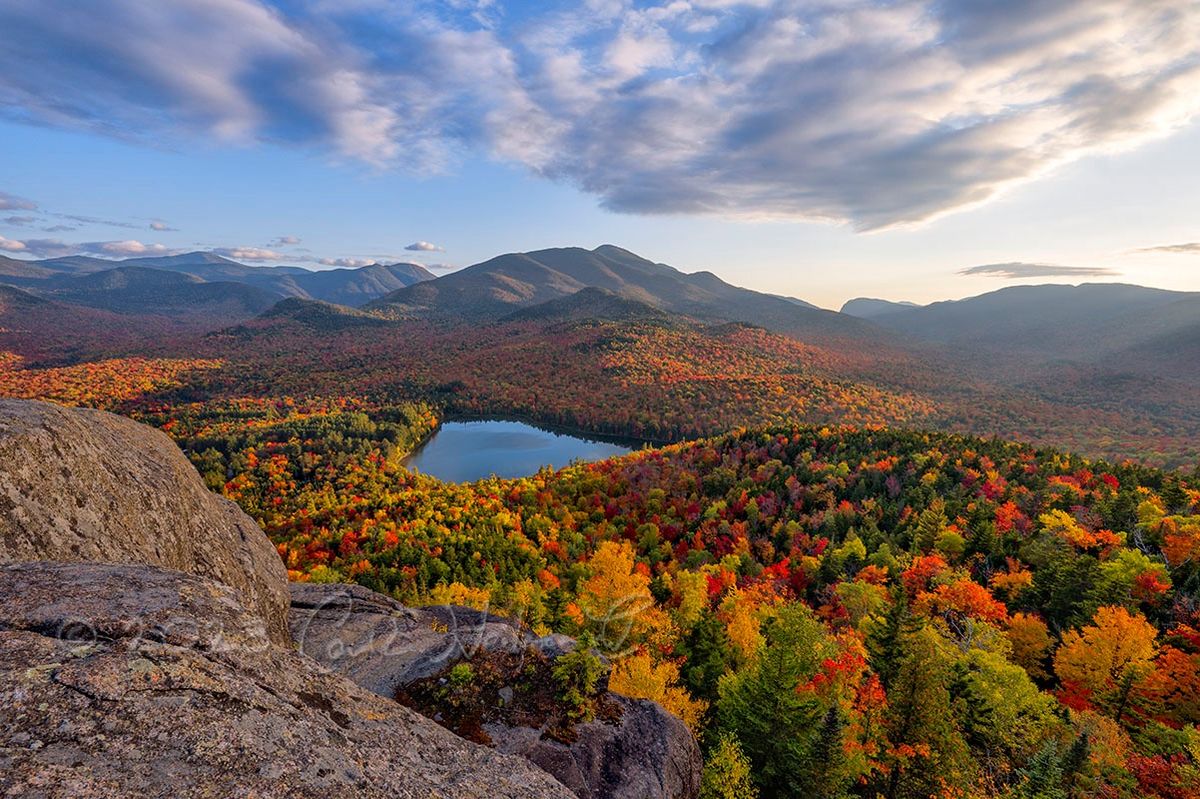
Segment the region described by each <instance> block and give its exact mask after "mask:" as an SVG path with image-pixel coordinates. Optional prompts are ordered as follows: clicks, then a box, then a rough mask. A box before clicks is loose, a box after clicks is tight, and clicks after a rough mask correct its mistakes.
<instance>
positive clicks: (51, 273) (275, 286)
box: [0, 252, 433, 320]
mask: <svg viewBox="0 0 1200 799" xmlns="http://www.w3.org/2000/svg"><path fill="white" fill-rule="evenodd" d="M432 279H433V275H432V274H431V273H430V272H429V271H428V270H426V269H425V268H424V267H422V266H420V265H419V264H409V263H399V264H372V265H369V266H363V267H359V268H356V269H330V270H325V271H314V270H310V269H305V268H302V267H298V266H247V265H245V264H241V263H238V262H236V261H232V260H230V259H228V258H224V257H222V256H220V255H216V254H215V253H208V252H192V253H184V254H181V255H171V256H160V257H150V258H128V259H125V260H123V261H110V260H106V259H103V258H92V257H88V256H70V257H67V258H54V259H47V260H43V261H18V260H15V259H11V258H2V257H0V282H3V283H7V284H9V285H14V286H17V287H19V288H23V289H25V290H27V291H29V292H31V293H33V294H36V295H38V296H41V297H44V298H48V299H55V300H61V301H64V302H71V303H75V304H78V305H88V306H91V307H96V308H103V309H106V310H112V311H117V312H121V313H139V312H140V313H161V314H164V315H167V316H177V315H192V316H196V315H209V316H212V317H214V318H217V319H224V320H236V319H244V318H248V317H250V316H255V315H257V314H259V313H262V312H263V311H265V310H267V309H269V308H270V307H271V306H273V305H274V304H275V303H276V302H279V301H280V300H282V299H286V298H289V297H299V298H302V299H313V300H321V301H324V302H332V303H338V304H341V305H351V306H357V305H362V304H364V303H367V302H369V301H370V300H372V299H374V298H376V297H381V296H383V295H385V294H387V293H388V292H391V291H395V290H396V289H399V288H403V287H404V286H408V285H411V284H413V283H416V282H419V281H422V280H432Z"/></svg>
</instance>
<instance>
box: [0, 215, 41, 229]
mask: <svg viewBox="0 0 1200 799" xmlns="http://www.w3.org/2000/svg"><path fill="white" fill-rule="evenodd" d="M36 221H37V217H36V216H6V217H4V224H6V225H13V226H14V227H24V226H25V225H31V224H33V223H34V222H36Z"/></svg>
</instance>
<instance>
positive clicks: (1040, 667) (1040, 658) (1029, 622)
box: [1008, 613, 1053, 679]
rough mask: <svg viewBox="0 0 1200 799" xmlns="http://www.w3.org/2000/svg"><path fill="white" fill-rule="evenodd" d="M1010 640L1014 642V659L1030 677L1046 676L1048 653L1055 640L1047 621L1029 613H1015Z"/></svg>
mask: <svg viewBox="0 0 1200 799" xmlns="http://www.w3.org/2000/svg"><path fill="white" fill-rule="evenodd" d="M1008 641H1009V643H1010V644H1012V661H1013V663H1016V664H1017V665H1018V666H1020V667H1021V668H1023V669H1025V671H1026V672H1027V673H1028V674H1029V676H1030V677H1034V678H1038V679H1040V678H1044V677H1047V676H1049V675H1047V674H1046V667H1045V661H1046V653H1047V652H1049V651H1050V646H1051V645H1052V644H1053V641H1052V640H1051V638H1050V631H1049V630H1048V629H1047V627H1046V623H1045V622H1043V621H1042V620H1041V619H1039V618H1038V617H1037V616H1033V615H1031V614H1029V613H1014V614H1013V617H1012V619H1011V620H1010V621H1009V624H1008Z"/></svg>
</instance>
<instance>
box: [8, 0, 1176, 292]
mask: <svg viewBox="0 0 1200 799" xmlns="http://www.w3.org/2000/svg"><path fill="white" fill-rule="evenodd" d="M1198 176H1200V0H1079V1H1076V0H744V1H743V0H664V1H663V2H628V1H627V0H580V1H579V2H566V1H565V0H543V1H542V2H514V1H513V0H441V2H424V1H423V0H294V1H291V0H276V1H275V2H265V1H264V0H172V2H169V3H167V2H163V3H147V2H144V0H90V2H88V3H78V2H74V1H73V0H0V255H7V256H10V257H17V258H45V257H56V256H60V255H66V254H89V255H95V256H100V257H110V258H119V257H129V256H137V255H154V254H163V253H171V252H182V251H189V250H194V249H212V250H215V251H217V252H220V253H222V254H225V255H227V256H228V257H231V258H235V259H236V260H240V261H243V262H246V263H256V264H269V263H290V264H298V265H304V266H308V267H310V268H331V267H335V266H355V265H361V264H365V263H371V262H375V261H380V262H392V261H399V260H405V261H414V262H418V263H423V264H427V265H429V266H431V268H433V269H434V270H435V272H439V273H441V272H444V271H445V270H449V269H453V268H458V267H462V266H465V265H469V264H472V263H476V262H479V261H482V260H485V259H487V258H489V257H491V256H493V255H497V254H500V253H504V252H513V251H527V250H534V249H539V248H543V247H552V246H583V247H588V248H592V247H595V246H598V245H600V244H605V243H610V244H617V245H619V246H622V247H625V248H627V249H630V250H633V251H634V252H637V253H639V254H641V255H643V256H645V257H647V258H651V259H653V260H655V261H661V262H665V263H669V264H671V265H673V266H675V267H677V268H680V269H682V270H684V271H688V272H690V271H698V270H702V269H707V270H711V271H713V272H715V273H717V274H718V275H720V276H721V277H723V278H724V279H726V280H728V281H729V282H732V283H735V284H738V285H743V286H747V287H749V288H754V289H759V290H762V291H770V292H774V293H780V294H788V295H792V296H796V297H800V298H803V299H806V300H808V301H810V302H814V303H817V304H819V305H822V306H825V307H833V308H836V307H838V306H840V304H841V303H842V302H843V301H844V300H846V299H848V298H851V297H857V296H873V297H884V298H889V299H897V300H900V299H904V300H913V301H918V302H928V301H933V300H940V299H948V298H957V297H963V296H968V295H973V294H979V293H982V292H985V291H990V290H993V289H996V288H1000V287H1003V286H1005V285H1014V284H1018V283H1043V282H1071V283H1078V282H1085V281H1122V282H1130V283H1139V284H1143V285H1152V286H1159V287H1163V288H1171V289H1179V290H1200V214H1198V213H1197V211H1198V210H1200V179H1197V178H1198Z"/></svg>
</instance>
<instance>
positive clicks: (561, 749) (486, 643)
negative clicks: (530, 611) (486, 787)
mask: <svg viewBox="0 0 1200 799" xmlns="http://www.w3.org/2000/svg"><path fill="white" fill-rule="evenodd" d="M291 591H292V612H291V628H292V634H293V636H294V637H295V639H296V643H297V645H298V646H299V647H300V650H301V651H302V652H304V653H305V654H307V655H309V656H310V657H312V658H314V659H316V660H318V661H320V662H321V663H323V664H324V665H326V666H328V667H329V668H331V669H333V670H335V671H338V672H340V673H342V674H344V675H346V676H347V677H349V678H350V679H351V680H353V681H354V682H356V683H358V684H359V685H361V686H362V687H364V688H367V689H368V690H371V691H373V692H375V693H377V694H380V695H382V696H387V697H391V696H394V695H395V694H396V693H397V690H398V689H401V688H404V687H405V686H408V685H411V684H413V683H416V682H418V681H421V680H426V679H428V678H431V677H435V676H437V675H439V674H441V673H443V672H445V671H446V670H447V669H448V668H449V667H451V666H452V665H454V664H455V663H457V662H459V661H462V660H464V659H467V658H469V657H471V656H472V655H474V654H476V653H478V652H481V651H482V652H488V653H503V654H510V655H515V654H519V653H521V652H524V651H526V650H528V649H532V650H535V651H536V652H540V653H542V654H544V655H546V656H548V657H551V658H553V657H556V656H558V655H559V654H562V653H563V652H565V651H569V650H570V649H571V648H572V647H573V646H574V642H573V641H572V640H571V639H570V638H567V637H565V636H549V637H546V638H538V637H536V636H534V635H532V634H531V633H530V632H529V631H527V630H525V629H523V628H522V627H520V626H519V625H517V624H515V623H514V622H512V621H511V620H509V619H505V618H501V617H498V616H492V615H489V614H487V613H481V612H479V611H475V610H470V609H468V608H460V607H430V608H410V607H406V606H404V605H401V604H399V603H397V602H395V601H393V600H391V599H389V598H387V597H385V596H381V595H380V594H377V593H375V592H373V591H369V590H367V589H365V588H362V587H361V586H351V585H304V584H293V585H292V586H291ZM605 699H606V704H608V705H609V706H610V707H611V706H613V705H615V706H616V708H617V712H616V713H615V714H614V715H615V718H603V719H597V720H595V721H590V722H587V723H583V724H577V725H575V728H574V731H573V732H574V736H573V740H571V741H570V742H567V741H563V740H559V739H558V738H556V737H555V736H552V735H548V734H546V733H547V731H546V730H545V729H540V728H536V727H532V726H509V725H506V724H503V723H498V722H492V723H489V724H486V725H485V726H484V727H483V731H484V732H485V733H486V734H487V737H488V738H489V739H490V741H491V743H492V745H493V746H495V747H496V748H497V749H499V750H500V751H503V752H510V753H513V754H519V755H521V756H523V757H525V758H527V759H528V760H529V761H530V762H532V763H535V764H536V765H538V766H539V767H541V768H543V769H545V770H546V771H548V772H549V773H550V774H553V775H554V776H555V777H556V778H557V779H558V780H559V781H560V782H562V783H563V784H564V785H566V786H567V787H568V788H570V789H571V790H572V791H573V792H574V793H575V795H576V796H578V797H580V799H601V798H602V797H603V798H605V799H608V798H610V797H611V799H691V797H695V796H696V795H697V794H698V793H699V787H700V770H701V765H702V760H701V756H700V751H699V748H698V747H697V745H696V742H695V739H694V738H693V737H692V735H691V733H690V732H689V730H688V729H687V726H686V725H685V724H684V723H683V722H682V721H680V720H679V719H678V718H676V717H674V716H672V715H671V714H669V713H667V712H666V711H665V710H663V709H662V708H661V707H660V706H658V705H657V704H655V703H653V702H648V701H645V700H635V699H629V698H626V697H621V696H617V695H615V694H612V693H609V694H607V696H606V697H605Z"/></svg>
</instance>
